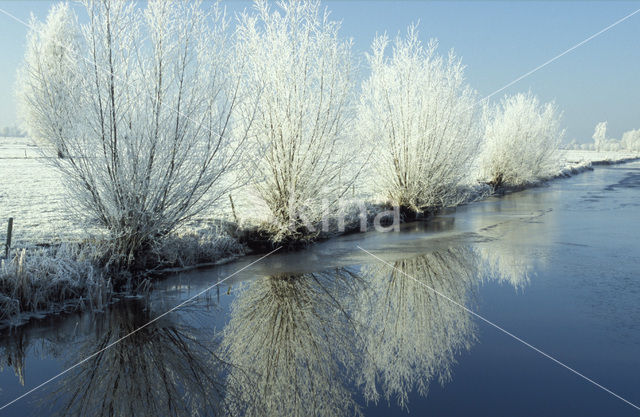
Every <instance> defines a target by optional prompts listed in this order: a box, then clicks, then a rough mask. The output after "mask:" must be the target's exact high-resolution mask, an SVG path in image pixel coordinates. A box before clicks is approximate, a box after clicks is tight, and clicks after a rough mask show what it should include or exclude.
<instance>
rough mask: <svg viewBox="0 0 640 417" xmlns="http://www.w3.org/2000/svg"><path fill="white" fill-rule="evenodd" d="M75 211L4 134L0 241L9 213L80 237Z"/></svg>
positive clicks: (48, 171) (569, 156) (41, 165)
mask: <svg viewBox="0 0 640 417" xmlns="http://www.w3.org/2000/svg"><path fill="white" fill-rule="evenodd" d="M560 152H561V160H562V166H563V169H562V170H561V172H559V175H563V174H571V173H576V172H580V171H583V170H585V169H589V168H590V167H591V166H593V165H597V164H601V163H619V162H624V161H626V160H630V159H634V158H638V157H640V154H635V153H629V152H611V151H609V152H598V151H585V150H562V151H560ZM72 210H73V207H72V206H71V205H70V204H69V201H68V199H66V198H65V192H64V187H63V185H62V182H61V178H60V175H59V174H58V172H57V171H55V170H54V169H53V168H52V167H51V166H50V165H49V164H48V163H47V160H46V159H45V158H43V157H42V156H41V155H40V153H39V152H38V149H37V148H36V146H35V144H34V143H33V142H32V141H31V140H30V139H28V138H0V240H1V241H2V242H4V239H5V231H6V222H7V219H8V218H9V217H13V218H14V229H13V230H14V231H13V243H14V245H16V246H22V245H28V244H34V243H51V242H55V241H67V240H74V239H77V238H78V237H79V236H82V234H83V233H82V232H83V231H84V230H83V226H82V225H79V224H77V223H76V222H74V220H73V219H74V216H73V213H72ZM239 211H241V210H239Z"/></svg>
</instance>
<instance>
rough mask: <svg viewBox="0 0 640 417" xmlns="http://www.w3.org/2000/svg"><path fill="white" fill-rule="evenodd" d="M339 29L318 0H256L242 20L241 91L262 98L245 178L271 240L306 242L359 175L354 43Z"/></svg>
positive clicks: (253, 129)
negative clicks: (354, 144) (354, 138)
mask: <svg viewBox="0 0 640 417" xmlns="http://www.w3.org/2000/svg"><path fill="white" fill-rule="evenodd" d="M338 29H339V25H338V23H336V22H333V21H331V20H329V18H328V13H327V12H326V11H325V12H322V11H321V10H320V4H319V2H317V1H300V2H297V1H296V2H294V1H291V2H281V3H278V7H277V10H272V9H271V7H270V5H269V4H268V3H267V2H263V1H258V2H256V4H255V7H254V13H252V14H249V13H247V14H243V15H242V16H241V17H240V22H239V28H238V39H237V48H238V50H239V52H238V55H239V56H241V57H243V59H244V60H246V62H245V65H244V84H243V85H244V88H245V89H244V90H243V94H246V95H247V96H249V97H252V98H257V97H259V99H260V101H259V106H258V111H257V113H256V115H255V122H254V123H253V124H252V126H251V130H250V138H251V140H252V141H253V142H254V143H253V144H254V145H255V148H257V149H258V151H257V153H256V155H251V157H252V160H251V161H250V164H249V172H248V176H250V177H253V178H256V181H255V184H254V191H255V194H256V196H257V199H258V203H260V204H261V205H262V206H265V207H266V208H267V210H268V212H269V214H268V216H269V218H270V220H269V221H268V222H267V224H265V225H264V226H265V228H266V229H267V232H268V233H269V234H270V235H271V238H272V239H273V240H274V241H280V240H285V239H289V238H292V237H293V238H300V237H303V236H304V235H305V234H306V233H307V232H308V230H306V229H308V228H307V226H308V225H314V224H316V223H317V222H318V221H320V219H321V218H322V216H323V215H326V214H330V213H331V212H334V211H335V210H336V208H337V204H338V199H339V198H340V196H341V195H343V194H344V193H345V191H346V190H347V189H348V188H349V185H350V184H352V183H353V182H354V181H355V179H356V177H357V173H358V171H359V169H358V166H359V165H358V162H357V161H356V162H355V163H354V158H353V156H354V153H355V152H354V149H353V148H348V143H347V141H348V140H350V139H351V138H350V135H349V124H350V121H351V116H350V111H349V110H350V109H349V107H350V104H351V103H350V99H351V96H352V90H353V89H352V84H353V80H352V66H351V52H350V49H351V44H350V42H344V41H342V40H340V39H339V37H338ZM355 151H357V149H355ZM348 161H349V162H350V163H347V162H348ZM360 166H361V164H360Z"/></svg>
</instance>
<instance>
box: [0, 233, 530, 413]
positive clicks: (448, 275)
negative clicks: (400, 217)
mask: <svg viewBox="0 0 640 417" xmlns="http://www.w3.org/2000/svg"><path fill="white" fill-rule="evenodd" d="M480 244H481V245H482V248H478V247H472V246H454V247H449V248H446V249H434V250H432V251H431V252H428V253H425V254H422V255H420V256H416V257H413V258H409V259H403V260H397V261H394V262H393V266H394V268H391V267H390V266H389V265H386V264H384V263H381V262H374V263H372V264H370V265H365V266H362V267H360V268H358V267H352V268H338V269H333V270H327V271H323V272H318V273H304V274H280V275H275V276H268V277H261V278H256V279H254V280H251V281H247V282H245V283H243V284H242V287H241V289H240V290H239V291H238V292H237V295H236V296H235V299H234V300H233V302H232V305H231V312H230V315H229V322H228V323H227V325H226V327H225V328H224V330H223V331H222V332H219V333H216V332H215V322H216V317H217V313H213V314H212V313H211V312H207V311H206V309H205V308H203V305H190V306H186V307H184V308H181V309H180V310H178V311H176V312H174V313H172V314H171V315H168V316H166V317H163V318H162V319H160V320H158V321H156V322H154V323H152V324H151V325H149V326H146V327H143V328H142V329H140V330H139V331H136V332H135V333H133V334H132V335H131V336H129V337H127V338H125V339H122V340H121V341H120V342H119V343H117V344H115V345H114V346H112V347H110V348H109V349H106V350H105V351H104V352H102V353H100V354H99V355H97V356H96V357H94V358H92V359H90V360H89V361H87V363H85V364H83V365H82V366H79V367H78V368H76V369H74V370H72V371H71V372H70V373H69V374H67V375H65V376H64V377H62V378H61V379H60V382H59V383H58V384H57V386H56V388H55V389H53V391H51V392H49V393H48V396H46V397H45V398H44V400H39V401H40V407H41V409H40V412H39V414H50V413H51V412H54V413H57V414H59V415H96V416H107V415H109V416H112V415H114V416H130V415H136V416H160V415H163V416H164V415H192V416H198V415H232V416H237V415H247V416H263V415H264V416H285V415H286V416H303V415H304V416H308V415H311V416H343V415H354V414H360V412H361V406H362V398H363V397H364V400H365V401H366V402H378V401H379V400H380V399H381V398H382V399H385V400H386V401H387V402H389V403H391V402H393V403H397V404H398V405H399V406H401V407H404V408H407V409H408V398H409V395H410V394H411V393H412V392H417V393H418V394H420V395H422V396H426V395H427V393H428V390H429V387H430V384H431V383H433V382H434V381H437V382H439V383H440V384H444V383H446V382H447V381H449V380H450V379H451V378H452V374H453V367H454V365H455V361H456V357H457V356H458V355H459V354H460V353H461V352H464V351H466V350H468V349H470V348H471V346H472V345H473V343H474V342H475V340H476V337H475V326H474V321H473V320H472V317H471V316H470V315H469V314H468V313H467V312H465V311H464V310H463V309H461V308H460V307H459V306H457V305H455V304H454V303H452V302H450V301H448V300H446V299H445V298H443V297H441V296H439V295H437V294H436V293H434V291H433V290H432V289H435V290H437V291H438V292H440V293H442V294H444V295H446V296H447V297H449V298H451V299H452V300H454V301H455V302H456V303H459V304H461V305H464V306H467V307H469V308H471V309H473V308H474V304H475V299H476V292H477V289H478V287H479V286H480V284H481V283H482V282H483V281H485V280H493V281H498V282H508V283H510V284H512V285H513V286H515V287H518V288H519V287H522V286H523V285H524V283H526V281H527V279H528V275H529V271H530V269H531V267H530V265H529V263H528V262H527V258H522V257H517V256H515V255H513V256H515V258H511V256H512V255H511V253H512V252H508V253H509V256H505V255H502V254H503V253H504V252H506V251H505V250H503V249H504V248H503V246H501V245H498V244H496V243H494V242H493V241H491V240H489V241H483V242H481V243H480ZM494 252H495V253H494ZM514 253H515V252H514ZM516 260H517V261H518V262H515V261H516ZM507 266H509V267H507ZM202 303H204V304H206V305H207V306H208V305H209V304H210V303H209V302H208V301H206V300H203V301H201V304H202ZM168 308H169V307H168V306H153V305H150V304H148V303H145V302H142V301H137V302H127V303H122V304H120V305H118V306H114V307H113V308H111V309H110V310H109V311H108V312H107V313H105V314H104V315H90V314H83V315H78V316H77V317H78V318H79V321H78V322H76V321H75V320H63V321H62V322H61V324H60V325H59V326H55V329H54V330H53V331H51V330H48V331H47V332H46V333H45V336H44V337H43V336H42V334H41V335H40V336H38V335H37V332H27V331H26V330H25V331H24V334H22V333H21V332H23V331H22V330H20V329H19V330H18V331H17V333H16V334H14V335H12V336H11V337H10V338H3V339H2V340H1V341H0V354H1V355H2V357H0V367H4V366H12V367H14V370H15V372H16V375H18V377H19V378H20V379H21V380H22V375H24V369H23V363H24V362H25V359H24V358H25V355H26V353H25V352H26V351H27V349H30V352H32V353H30V354H37V355H39V356H41V357H53V358H64V360H65V361H67V362H68V364H67V365H68V366H70V365H73V364H74V363H75V361H77V360H79V359H81V358H86V357H88V356H89V355H91V354H93V353H94V352H96V351H98V350H100V349H102V348H104V347H106V346H108V345H109V344H110V343H112V342H114V341H116V340H118V339H120V338H121V337H123V336H125V335H127V334H129V333H130V332H132V331H134V330H136V329H138V328H139V327H140V326H142V325H145V324H146V323H148V322H149V321H150V320H151V319H152V318H153V317H155V316H154V315H153V314H152V313H151V312H150V311H149V310H156V309H157V310H158V311H166V310H168ZM36 330H37V328H36ZM36 342H37V343H36ZM52 385H53V384H52ZM52 410H53V411H52Z"/></svg>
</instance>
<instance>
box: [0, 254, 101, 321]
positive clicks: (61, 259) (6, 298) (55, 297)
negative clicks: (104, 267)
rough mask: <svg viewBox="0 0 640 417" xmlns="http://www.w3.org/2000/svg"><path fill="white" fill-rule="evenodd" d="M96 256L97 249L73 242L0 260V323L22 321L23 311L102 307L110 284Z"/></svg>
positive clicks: (46, 311) (45, 311) (12, 255)
mask: <svg viewBox="0 0 640 417" xmlns="http://www.w3.org/2000/svg"><path fill="white" fill-rule="evenodd" d="M99 257H100V249H99V248H98V247H97V246H93V245H80V244H72V243H70V244H61V245H56V246H51V247H48V248H33V249H30V250H28V251H27V250H26V249H20V250H14V251H12V252H11V254H10V256H9V259H6V260H2V261H0V307H1V308H0V324H1V323H2V322H3V321H6V320H10V321H11V320H15V319H17V318H21V319H25V318H26V317H28V316H25V315H22V314H21V313H25V312H27V313H38V312H44V313H49V312H59V311H70V310H77V309H80V308H86V307H89V308H93V309H101V308H103V307H104V306H105V305H106V303H108V302H109V299H110V297H111V295H112V285H111V280H110V279H109V278H107V277H106V276H105V275H104V274H103V272H102V271H101V270H100V268H99V267H97V265H98V262H97V260H98V258H99Z"/></svg>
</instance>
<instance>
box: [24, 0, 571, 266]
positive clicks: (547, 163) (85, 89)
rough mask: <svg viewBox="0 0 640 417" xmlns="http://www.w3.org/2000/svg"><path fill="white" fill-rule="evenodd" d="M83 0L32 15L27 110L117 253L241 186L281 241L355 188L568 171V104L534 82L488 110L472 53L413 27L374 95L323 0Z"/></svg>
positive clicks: (414, 188)
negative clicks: (469, 66)
mask: <svg viewBox="0 0 640 417" xmlns="http://www.w3.org/2000/svg"><path fill="white" fill-rule="evenodd" d="M84 4H85V8H86V12H87V15H88V22H87V23H86V24H79V22H78V19H77V17H76V15H75V14H74V13H73V12H72V11H71V10H70V9H69V7H68V6H67V5H65V4H61V5H56V6H54V7H53V8H52V10H51V12H50V14H49V16H48V18H47V21H46V22H44V23H40V22H37V21H33V22H32V30H31V31H30V33H29V35H28V44H27V52H26V55H25V62H24V65H23V67H22V69H21V70H20V74H19V86H18V89H17V90H18V92H19V103H20V106H19V107H20V114H21V115H22V118H23V120H24V122H25V126H26V127H27V129H28V133H29V135H30V136H31V137H33V138H34V139H36V140H38V141H39V142H40V143H42V144H45V145H46V147H47V148H48V149H51V150H53V151H54V152H56V153H58V154H59V155H63V156H64V158H58V159H53V161H54V163H55V164H56V166H57V168H58V169H59V170H61V171H62V172H63V173H64V174H65V176H64V178H65V179H66V181H67V182H68V185H69V190H70V192H71V194H72V196H73V197H74V198H75V200H77V202H78V208H79V211H80V212H81V215H83V216H88V217H90V218H92V219H94V220H96V221H98V222H99V223H100V224H101V225H102V226H104V227H105V229H106V230H108V231H109V233H110V235H111V241H112V242H113V244H112V249H113V250H112V257H111V258H110V260H111V261H113V262H115V263H117V264H118V265H122V264H126V265H127V266H130V265H131V263H132V262H133V261H134V260H135V259H136V257H137V255H139V254H141V253H143V252H144V251H145V250H146V249H147V248H148V247H149V245H150V243H151V242H152V241H153V240H154V239H157V238H161V237H163V236H166V235H167V234H168V233H170V232H171V231H173V230H175V229H176V227H178V226H179V225H181V224H183V223H184V222H186V221H188V220H189V219H190V218H192V217H193V216H195V215H197V214H198V213H199V212H200V211H202V210H203V209H204V208H208V207H210V206H212V205H215V204H216V203H217V202H219V201H220V199H221V197H222V196H226V195H227V194H228V193H229V192H230V191H231V190H234V189H237V188H239V187H242V190H245V191H244V192H246V193H250V194H251V195H252V196H253V197H254V198H255V199H256V200H255V201H256V205H260V206H263V207H265V208H266V210H268V213H269V218H270V220H269V221H268V222H267V223H266V224H265V226H264V227H265V228H266V229H267V231H268V232H269V234H270V236H272V239H273V240H274V241H280V240H285V239H290V238H296V237H297V236H299V235H300V234H301V233H304V227H305V225H306V224H309V223H311V224H313V223H316V222H318V221H320V220H321V218H322V217H323V216H326V215H330V214H331V213H334V212H335V211H336V210H337V209H338V206H339V204H338V203H339V200H340V198H341V197H342V196H344V195H345V193H347V191H348V190H350V189H353V188H354V187H355V185H358V187H359V188H362V189H366V191H367V192H368V193H370V194H374V195H376V196H377V197H379V198H380V199H382V200H384V201H386V202H388V203H390V204H393V205H400V206H402V207H405V208H408V209H411V210H413V211H416V212H421V211H425V210H433V209H437V208H439V207H443V206H450V205H455V204H458V203H460V202H461V201H462V199H463V198H464V197H463V196H464V193H463V192H462V191H463V190H464V189H465V188H468V187H469V186H470V185H472V184H474V183H476V182H477V180H478V178H480V179H481V180H482V181H484V182H487V183H491V184H493V185H496V186H502V185H507V186H512V185H522V184H525V183H529V182H533V181H537V180H539V179H540V178H545V177H547V176H549V175H551V174H552V173H553V170H554V168H555V165H554V164H555V160H554V157H555V154H554V150H555V148H556V146H557V143H558V141H559V139H560V137H561V136H562V132H561V130H560V128H559V126H558V112H557V110H556V108H555V107H554V106H553V105H552V104H547V105H542V104H540V103H539V102H538V100H537V99H536V98H535V97H533V96H532V95H531V94H528V95H517V96H515V97H510V98H506V99H505V100H503V102H502V103H501V104H500V105H497V106H489V105H486V104H485V105H482V106H480V105H479V104H480V101H478V97H477V93H476V92H475V91H474V90H473V89H472V88H470V87H469V86H468V85H467V83H466V82H465V78H464V66H463V65H462V62H461V60H460V59H459V58H457V57H456V56H455V55H454V54H453V53H452V52H451V53H449V54H448V56H446V57H443V56H441V55H439V54H438V52H437V42H435V41H432V42H430V43H428V44H427V45H426V46H425V45H423V44H422V43H421V42H420V39H419V36H418V32H417V29H416V28H415V27H414V26H411V27H410V28H409V30H408V33H407V34H406V36H404V37H403V36H398V37H397V39H396V40H395V42H393V43H392V42H390V40H389V39H388V37H387V36H385V35H383V36H379V37H377V38H376V39H375V40H374V42H373V45H372V51H371V53H370V54H369V55H368V56H367V57H368V63H369V66H370V73H369V76H368V77H367V79H366V80H364V82H363V83H362V88H361V91H360V93H359V97H358V93H357V92H356V84H357V83H356V79H355V71H354V65H353V58H352V54H351V43H350V42H348V41H344V40H342V39H341V38H340V37H339V34H338V30H339V24H338V23H337V22H334V21H332V20H330V19H329V14H328V12H327V11H326V10H323V9H322V8H321V6H320V4H319V2H318V1H313V0H312V1H301V2H297V1H291V2H282V3H279V4H278V6H277V10H274V8H273V7H271V6H270V5H269V4H268V3H267V2H265V1H257V2H256V3H255V5H254V8H253V9H252V10H251V11H247V12H245V13H242V14H240V15H239V16H238V17H237V21H236V25H235V26H234V27H232V26H231V25H230V23H231V22H230V19H228V18H227V16H226V15H225V13H224V12H223V10H222V9H220V8H219V7H218V6H217V5H215V6H211V7H209V8H208V9H205V7H204V6H203V5H202V4H201V3H199V2H195V3H185V2H179V1H160V0H155V1H150V2H148V4H147V5H146V6H145V7H144V9H141V8H139V7H138V6H136V5H134V4H133V3H130V2H128V1H126V0H95V1H94V0H86V1H85V3H84ZM391 43H392V45H391V46H390V44H391Z"/></svg>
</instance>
